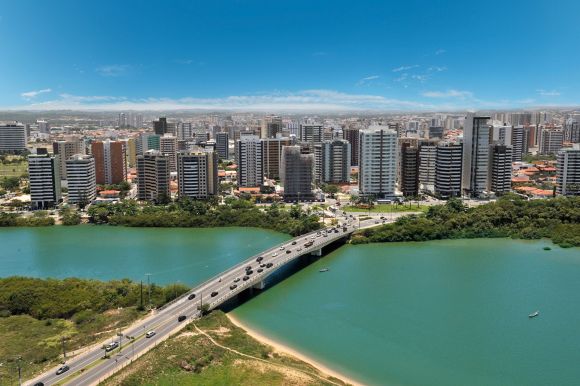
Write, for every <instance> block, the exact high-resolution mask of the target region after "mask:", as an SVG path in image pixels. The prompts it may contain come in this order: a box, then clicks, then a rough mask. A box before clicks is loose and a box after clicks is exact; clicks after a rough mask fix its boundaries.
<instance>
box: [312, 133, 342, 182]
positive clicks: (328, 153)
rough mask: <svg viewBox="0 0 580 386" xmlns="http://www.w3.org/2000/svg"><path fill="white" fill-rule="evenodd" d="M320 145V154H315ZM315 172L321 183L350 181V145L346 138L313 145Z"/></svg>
mask: <svg viewBox="0 0 580 386" xmlns="http://www.w3.org/2000/svg"><path fill="white" fill-rule="evenodd" d="M318 146H320V155H318V154H316V153H317V152H316V150H317V147H318ZM314 149H315V163H316V166H315V173H316V174H317V176H316V177H317V180H318V181H320V182H323V183H331V184H339V183H349V182H350V161H351V146H350V143H349V142H348V141H347V140H344V139H335V140H333V141H324V142H322V143H321V144H320V145H315V148H314Z"/></svg>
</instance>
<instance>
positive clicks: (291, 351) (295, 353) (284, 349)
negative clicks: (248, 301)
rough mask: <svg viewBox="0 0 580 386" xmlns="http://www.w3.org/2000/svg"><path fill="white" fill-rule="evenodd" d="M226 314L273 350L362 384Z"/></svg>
mask: <svg viewBox="0 0 580 386" xmlns="http://www.w3.org/2000/svg"><path fill="white" fill-rule="evenodd" d="M226 316H227V317H228V319H230V321H231V322H232V323H233V324H234V325H236V326H238V327H240V328H241V329H243V330H245V331H246V333H247V334H248V335H250V336H251V337H252V338H254V339H256V340H257V341H259V342H261V343H263V344H266V345H268V346H272V347H273V348H274V351H276V352H278V353H282V354H286V355H290V356H293V357H295V358H298V359H300V360H301V361H303V362H306V363H308V364H309V365H311V366H312V367H314V368H316V369H317V370H318V371H320V372H322V373H324V374H327V375H330V376H331V377H334V378H337V379H340V380H341V381H343V382H344V383H347V384H349V385H354V386H363V385H364V384H363V383H361V382H358V381H355V380H354V379H351V378H348V377H346V376H345V375H344V374H340V373H338V372H336V371H334V370H332V369H329V368H328V367H326V366H325V365H323V364H321V363H319V362H317V361H315V360H313V359H312V358H309V357H307V356H306V355H304V354H302V353H300V352H298V351H296V350H294V349H292V348H290V347H288V346H285V345H283V344H280V343H278V342H276V341H274V340H272V339H270V338H268V337H266V336H264V335H262V334H260V333H259V332H257V331H255V330H252V329H251V328H249V327H248V326H246V325H245V324H243V323H242V322H240V321H239V320H238V319H236V318H235V317H234V316H233V315H231V314H226Z"/></svg>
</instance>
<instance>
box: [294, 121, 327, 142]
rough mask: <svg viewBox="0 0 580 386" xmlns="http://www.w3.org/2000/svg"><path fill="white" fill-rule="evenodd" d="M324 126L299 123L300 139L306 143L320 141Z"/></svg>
mask: <svg viewBox="0 0 580 386" xmlns="http://www.w3.org/2000/svg"><path fill="white" fill-rule="evenodd" d="M323 131H324V128H323V127H322V125H313V124H302V125H300V141H301V142H308V143H319V142H322V138H323Z"/></svg>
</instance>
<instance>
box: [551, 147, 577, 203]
mask: <svg viewBox="0 0 580 386" xmlns="http://www.w3.org/2000/svg"><path fill="white" fill-rule="evenodd" d="M556 166H557V173H556V192H557V193H558V194H561V195H563V196H580V144H574V145H573V146H572V147H571V148H565V149H561V150H560V151H559V152H558V161H557V165H556Z"/></svg>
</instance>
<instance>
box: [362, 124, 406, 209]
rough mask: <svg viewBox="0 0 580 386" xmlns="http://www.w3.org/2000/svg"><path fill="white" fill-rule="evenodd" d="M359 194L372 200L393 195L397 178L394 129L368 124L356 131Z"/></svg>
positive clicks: (395, 135)
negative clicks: (357, 139) (366, 127)
mask: <svg viewBox="0 0 580 386" xmlns="http://www.w3.org/2000/svg"><path fill="white" fill-rule="evenodd" d="M359 157H360V160H359V177H358V182H359V193H360V195H361V196H363V197H372V198H376V199H380V198H389V197H394V195H395V182H396V178H397V132H396V131H395V130H392V129H388V128H386V127H385V126H375V125H373V126H370V127H369V128H368V129H363V130H360V133H359Z"/></svg>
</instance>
